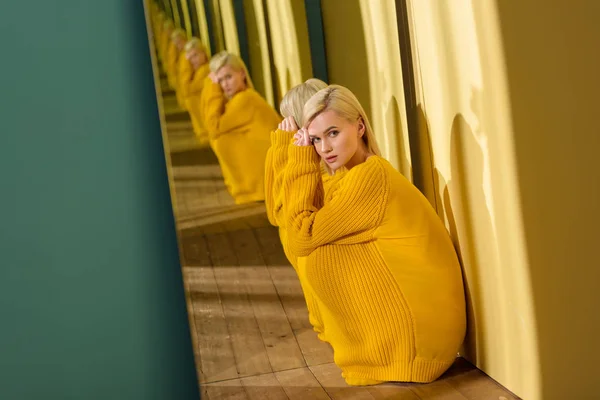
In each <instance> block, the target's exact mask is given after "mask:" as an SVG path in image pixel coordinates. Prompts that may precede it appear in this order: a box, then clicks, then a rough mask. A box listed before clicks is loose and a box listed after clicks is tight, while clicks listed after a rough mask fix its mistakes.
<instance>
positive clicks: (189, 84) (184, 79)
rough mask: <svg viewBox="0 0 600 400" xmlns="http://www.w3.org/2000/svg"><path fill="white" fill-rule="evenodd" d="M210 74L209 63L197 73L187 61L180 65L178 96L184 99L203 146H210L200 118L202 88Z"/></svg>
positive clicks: (197, 136)
mask: <svg viewBox="0 0 600 400" xmlns="http://www.w3.org/2000/svg"><path fill="white" fill-rule="evenodd" d="M209 72H210V66H209V64H208V63H206V64H203V65H202V66H200V68H198V69H197V70H196V71H194V69H193V67H192V65H191V64H190V63H189V61H188V60H187V59H184V60H182V61H181V63H180V64H179V84H178V85H179V88H178V89H179V90H178V92H177V94H178V95H181V97H182V102H183V105H184V108H185V109H186V110H187V111H188V113H189V114H190V118H191V120H192V127H193V128H194V134H195V135H196V138H198V141H199V142H200V144H201V145H208V132H207V131H206V128H205V127H204V124H203V123H202V118H201V116H200V102H201V97H202V88H203V87H204V83H205V79H206V78H207V76H208V73H209Z"/></svg>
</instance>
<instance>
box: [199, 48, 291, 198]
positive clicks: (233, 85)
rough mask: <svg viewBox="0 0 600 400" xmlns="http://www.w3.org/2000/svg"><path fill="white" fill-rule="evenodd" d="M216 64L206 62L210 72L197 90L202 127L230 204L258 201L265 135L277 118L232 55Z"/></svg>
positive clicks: (261, 191) (263, 191)
mask: <svg viewBox="0 0 600 400" xmlns="http://www.w3.org/2000/svg"><path fill="white" fill-rule="evenodd" d="M217 62H218V64H217V65H215V63H213V61H212V60H211V69H213V70H214V71H216V72H211V75H210V76H211V80H212V82H211V83H210V84H209V85H206V86H205V88H204V90H203V92H202V104H203V106H204V110H202V117H203V123H204V126H205V127H206V129H207V130H208V134H209V137H210V141H211V146H212V147H213V150H214V152H215V154H216V155H217V157H218V159H219V162H220V164H221V169H222V170H223V176H224V178H225V182H226V185H227V187H228V190H229V192H230V194H231V196H232V197H233V199H234V200H235V203H236V204H245V203H250V202H255V201H262V200H264V197H265V189H264V174H265V158H266V155H267V150H268V148H269V133H268V132H270V131H271V130H272V129H273V128H274V127H276V126H277V124H278V122H279V121H280V117H279V115H277V113H276V112H275V110H273V108H272V107H271V106H270V105H269V104H268V103H267V102H266V101H265V100H264V99H263V98H262V97H261V96H260V95H259V94H258V93H257V92H256V91H255V90H254V89H253V87H252V81H251V80H250V76H249V75H248V71H247V69H246V66H245V64H244V62H243V61H242V60H241V59H240V58H239V57H238V56H236V55H234V54H226V55H225V56H222V57H220V58H218V59H217ZM213 66H214V68H213Z"/></svg>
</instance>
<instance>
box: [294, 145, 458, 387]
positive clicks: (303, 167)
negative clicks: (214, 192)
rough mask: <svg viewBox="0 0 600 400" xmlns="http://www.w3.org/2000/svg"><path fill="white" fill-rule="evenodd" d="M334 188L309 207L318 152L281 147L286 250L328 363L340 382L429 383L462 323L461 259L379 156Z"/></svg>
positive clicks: (315, 190) (448, 357) (317, 176)
mask: <svg viewBox="0 0 600 400" xmlns="http://www.w3.org/2000/svg"><path fill="white" fill-rule="evenodd" d="M333 185H335V186H336V187H335V188H334V187H332V188H331V189H330V190H329V194H328V195H327V196H326V197H325V199H324V204H323V206H322V207H320V206H318V205H315V199H316V198H319V197H320V196H321V195H320V194H319V191H322V185H321V170H320V166H319V157H318V155H317V154H316V152H315V150H314V148H313V147H312V146H305V147H297V146H294V145H290V146H289V160H288V166H287V168H286V173H285V176H284V181H283V187H284V199H283V201H284V202H285V204H286V205H287V211H286V214H287V215H286V223H287V230H288V236H289V245H290V252H291V253H292V254H294V255H296V256H298V257H306V273H305V275H306V280H307V281H308V283H309V284H310V287H311V288H312V290H313V292H314V295H315V297H316V301H317V302H318V307H319V310H320V313H321V317H322V319H323V324H324V326H325V335H326V339H327V341H328V342H329V343H330V344H331V345H332V347H333V349H334V361H335V363H336V364H337V365H338V366H339V367H340V368H341V369H342V375H343V376H344V377H345V379H346V381H347V382H348V383H349V384H361V383H360V382H365V381H366V382H367V383H376V381H408V382H430V381H432V380H435V379H436V378H438V377H439V376H440V375H441V374H442V373H443V372H444V371H446V370H447V369H448V367H449V366H450V365H451V364H452V363H453V361H454V359H455V357H456V353H457V351H458V349H459V347H460V345H461V343H462V341H463V338H464V334H465V328H466V316H465V300H464V291H463V285H462V276H461V271H460V266H459V263H458V259H457V256H456V253H455V251H454V248H453V245H452V242H451V241H450V238H449V235H448V233H447V231H446V229H445V227H444V226H443V224H442V222H441V220H440V219H439V217H438V216H437V214H436V213H435V211H434V210H433V209H432V207H431V206H430V204H429V203H428V201H427V199H425V197H424V196H423V195H422V194H421V193H420V192H419V191H418V190H417V189H416V188H415V187H414V186H413V185H412V184H410V183H409V182H408V181H407V180H406V179H405V178H404V177H403V176H402V175H401V174H400V173H399V172H397V171H396V170H395V169H394V168H393V167H392V166H391V165H390V164H389V163H388V162H387V161H386V160H384V159H383V158H381V157H378V156H372V157H370V158H369V159H367V161H365V162H364V163H362V164H360V165H357V166H356V167H354V168H352V169H351V170H350V171H348V172H347V173H346V174H345V175H344V176H343V178H342V179H340V180H338V181H337V182H335V183H334V184H333ZM371 381H372V382H371ZM357 382H358V383H357Z"/></svg>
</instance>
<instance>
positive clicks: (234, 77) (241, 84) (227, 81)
mask: <svg viewBox="0 0 600 400" xmlns="http://www.w3.org/2000/svg"><path fill="white" fill-rule="evenodd" d="M217 79H218V82H219V85H221V88H222V89H223V93H225V96H226V97H228V98H231V97H233V96H234V95H235V94H236V93H239V92H241V91H242V90H244V89H246V74H245V73H244V70H243V69H240V70H239V71H237V70H235V69H233V68H231V65H225V66H223V67H221V68H220V69H219V70H218V71H217Z"/></svg>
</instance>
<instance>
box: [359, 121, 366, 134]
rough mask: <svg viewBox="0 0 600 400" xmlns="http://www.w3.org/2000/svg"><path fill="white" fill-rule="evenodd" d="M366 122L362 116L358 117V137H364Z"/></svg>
mask: <svg viewBox="0 0 600 400" xmlns="http://www.w3.org/2000/svg"><path fill="white" fill-rule="evenodd" d="M365 130H366V128H365V122H364V121H363V119H362V118H359V119H358V137H363V135H364V134H365Z"/></svg>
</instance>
